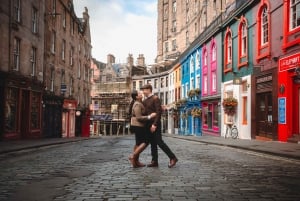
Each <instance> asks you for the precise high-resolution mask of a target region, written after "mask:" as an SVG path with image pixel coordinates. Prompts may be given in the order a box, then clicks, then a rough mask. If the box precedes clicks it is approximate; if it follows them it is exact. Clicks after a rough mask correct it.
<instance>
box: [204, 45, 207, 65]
mask: <svg viewBox="0 0 300 201" xmlns="http://www.w3.org/2000/svg"><path fill="white" fill-rule="evenodd" d="M203 66H207V51H206V49H205V50H204V53H203Z"/></svg>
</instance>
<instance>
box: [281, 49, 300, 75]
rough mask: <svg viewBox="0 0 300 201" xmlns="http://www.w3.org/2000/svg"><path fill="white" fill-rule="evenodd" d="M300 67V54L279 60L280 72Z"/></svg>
mask: <svg viewBox="0 0 300 201" xmlns="http://www.w3.org/2000/svg"><path fill="white" fill-rule="evenodd" d="M297 65H300V53H298V54H293V55H290V56H287V57H284V58H282V59H280V60H279V72H282V71H287V70H289V69H292V68H295V67H296V66H297Z"/></svg>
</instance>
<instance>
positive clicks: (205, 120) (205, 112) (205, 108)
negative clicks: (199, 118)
mask: <svg viewBox="0 0 300 201" xmlns="http://www.w3.org/2000/svg"><path fill="white" fill-rule="evenodd" d="M202 112H203V126H205V127H206V128H207V126H208V105H207V104H203V109H202Z"/></svg>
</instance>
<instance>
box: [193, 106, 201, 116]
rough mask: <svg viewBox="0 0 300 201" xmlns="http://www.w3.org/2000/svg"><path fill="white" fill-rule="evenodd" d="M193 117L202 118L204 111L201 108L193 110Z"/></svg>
mask: <svg viewBox="0 0 300 201" xmlns="http://www.w3.org/2000/svg"><path fill="white" fill-rule="evenodd" d="M191 114H192V116H193V117H201V116H202V109H201V108H196V107H195V108H193V109H192V111H191Z"/></svg>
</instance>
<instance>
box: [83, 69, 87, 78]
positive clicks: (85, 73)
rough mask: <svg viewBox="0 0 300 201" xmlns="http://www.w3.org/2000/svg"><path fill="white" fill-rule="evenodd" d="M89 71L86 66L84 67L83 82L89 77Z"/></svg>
mask: <svg viewBox="0 0 300 201" xmlns="http://www.w3.org/2000/svg"><path fill="white" fill-rule="evenodd" d="M87 73H88V71H87V69H86V66H84V67H83V80H86V79H87V77H88V75H87Z"/></svg>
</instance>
